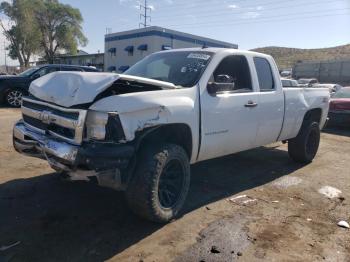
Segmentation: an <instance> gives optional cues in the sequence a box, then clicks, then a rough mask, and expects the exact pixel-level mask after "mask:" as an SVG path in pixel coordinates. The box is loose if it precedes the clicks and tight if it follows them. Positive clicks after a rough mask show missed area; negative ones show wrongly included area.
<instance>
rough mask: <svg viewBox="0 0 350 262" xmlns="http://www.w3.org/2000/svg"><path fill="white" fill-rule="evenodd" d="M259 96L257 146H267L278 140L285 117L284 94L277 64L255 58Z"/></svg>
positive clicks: (262, 58) (261, 58) (263, 58)
mask: <svg viewBox="0 0 350 262" xmlns="http://www.w3.org/2000/svg"><path fill="white" fill-rule="evenodd" d="M253 60H254V68H255V71H256V78H257V79H256V80H257V82H258V85H259V91H260V92H259V95H258V103H259V110H258V115H259V116H258V132H257V136H256V146H262V145H266V144H269V143H272V142H275V141H276V140H277V139H278V136H279V133H280V132H281V129H282V124H283V117H284V94H283V89H282V86H281V82H280V79H279V76H277V75H276V74H274V73H273V72H278V70H277V67H276V66H275V64H274V63H273V62H272V61H271V60H268V59H267V58H265V57H254V58H253Z"/></svg>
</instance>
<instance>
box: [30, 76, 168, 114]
mask: <svg viewBox="0 0 350 262" xmlns="http://www.w3.org/2000/svg"><path fill="white" fill-rule="evenodd" d="M118 79H124V80H129V81H136V82H140V83H146V84H152V85H156V86H161V87H163V88H168V89H173V88H175V86H174V85H173V84H171V83H168V82H163V81H158V80H152V79H147V78H142V77H136V76H128V75H120V74H115V73H99V72H96V73H95V72H54V73H51V74H48V75H45V76H43V77H40V78H38V79H37V80H35V81H33V82H32V83H31V85H30V87H29V92H30V93H31V94H32V95H33V96H35V97H36V98H39V99H41V100H44V101H46V102H50V103H54V104H56V105H60V106H64V107H71V106H74V105H79V104H86V103H91V102H93V101H94V99H95V97H96V96H97V95H98V94H100V93H101V92H103V91H104V90H106V89H107V88H108V87H110V86H111V85H112V84H113V83H114V82H115V81H116V80H118Z"/></svg>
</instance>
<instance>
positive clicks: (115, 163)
mask: <svg viewBox="0 0 350 262" xmlns="http://www.w3.org/2000/svg"><path fill="white" fill-rule="evenodd" d="M22 114H23V119H22V120H20V121H19V122H17V123H16V125H15V126H14V129H13V145H14V147H15V149H16V150H17V151H18V152H20V153H23V154H25V155H29V156H32V157H37V158H41V159H46V160H47V161H48V162H49V164H50V166H51V167H52V168H53V169H55V170H56V171H59V172H65V173H67V174H69V176H70V178H71V179H72V180H89V179H90V178H92V177H96V178H97V181H98V183H99V184H100V185H101V186H107V187H112V188H114V189H123V186H124V184H125V183H124V182H125V181H123V180H124V178H123V172H126V170H127V167H128V166H129V162H130V159H132V157H133V155H134V147H133V146H132V145H130V144H126V143H120V141H122V140H123V139H124V134H123V129H122V127H121V124H120V120H119V117H118V115H117V114H115V113H111V114H108V113H99V112H94V111H90V110H82V109H66V108H63V107H59V106H56V105H52V104H49V103H45V102H43V101H39V100H36V99H31V98H23V105H22Z"/></svg>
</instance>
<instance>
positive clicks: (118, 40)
mask: <svg viewBox="0 0 350 262" xmlns="http://www.w3.org/2000/svg"><path fill="white" fill-rule="evenodd" d="M202 46H207V47H225V48H238V45H236V44H232V43H227V42H222V41H218V40H214V39H210V38H206V37H201V36H196V35H191V34H187V33H182V32H179V31H174V30H170V29H166V28H161V27H157V26H151V27H146V28H141V29H135V30H130V31H124V32H119V33H113V34H108V35H106V36H105V59H104V63H105V67H104V69H105V71H116V72H124V71H125V70H126V69H128V68H129V67H130V66H132V65H133V64H135V63H136V62H138V61H139V60H141V59H142V58H143V57H145V56H146V55H149V54H151V53H154V52H158V51H161V50H168V49H176V48H186V47H202Z"/></svg>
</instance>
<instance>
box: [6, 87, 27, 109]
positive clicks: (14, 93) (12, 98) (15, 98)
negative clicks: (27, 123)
mask: <svg viewBox="0 0 350 262" xmlns="http://www.w3.org/2000/svg"><path fill="white" fill-rule="evenodd" d="M22 96H23V92H22V91H21V90H19V89H18V88H14V89H11V90H9V91H8V92H7V93H6V98H5V99H6V103H7V104H8V105H9V106H11V107H20V106H21V103H22Z"/></svg>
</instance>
